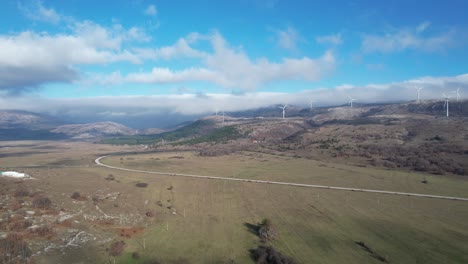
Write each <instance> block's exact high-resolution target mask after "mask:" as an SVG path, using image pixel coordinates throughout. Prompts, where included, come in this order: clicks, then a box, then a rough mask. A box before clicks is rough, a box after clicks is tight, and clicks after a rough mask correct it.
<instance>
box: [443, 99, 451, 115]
mask: <svg viewBox="0 0 468 264" xmlns="http://www.w3.org/2000/svg"><path fill="white" fill-rule="evenodd" d="M442 95H443V96H444V99H445V103H444V108H445V106H447V117H449V99H450V96H447V95H446V94H445V93H443V94H442Z"/></svg>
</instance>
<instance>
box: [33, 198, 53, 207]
mask: <svg viewBox="0 0 468 264" xmlns="http://www.w3.org/2000/svg"><path fill="white" fill-rule="evenodd" d="M51 205H52V201H51V200H50V199H49V198H48V197H36V198H34V199H33V201H32V206H33V207H34V208H38V209H49V208H50V207H51Z"/></svg>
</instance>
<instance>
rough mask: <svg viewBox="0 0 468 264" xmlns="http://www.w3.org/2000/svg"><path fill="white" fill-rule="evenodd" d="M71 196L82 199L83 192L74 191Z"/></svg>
mask: <svg viewBox="0 0 468 264" xmlns="http://www.w3.org/2000/svg"><path fill="white" fill-rule="evenodd" d="M70 197H71V198H72V199H75V200H80V199H81V194H80V193H79V192H74V193H72V195H71V196H70Z"/></svg>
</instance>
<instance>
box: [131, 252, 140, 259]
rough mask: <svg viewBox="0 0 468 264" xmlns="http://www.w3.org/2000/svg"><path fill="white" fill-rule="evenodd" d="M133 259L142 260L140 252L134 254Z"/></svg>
mask: <svg viewBox="0 0 468 264" xmlns="http://www.w3.org/2000/svg"><path fill="white" fill-rule="evenodd" d="M132 258H133V259H139V258H140V254H139V253H138V252H133V253H132Z"/></svg>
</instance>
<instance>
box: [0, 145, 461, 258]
mask: <svg viewBox="0 0 468 264" xmlns="http://www.w3.org/2000/svg"><path fill="white" fill-rule="evenodd" d="M139 148H140V147H117V146H109V145H99V144H90V143H77V142H75V143H70V142H47V141H43V142H32V141H31V142H0V150H1V151H2V152H1V154H2V155H1V156H0V170H2V171H5V170H15V171H18V172H24V173H27V174H29V175H31V176H32V177H34V178H35V179H33V180H17V179H9V178H0V182H1V184H0V203H1V207H0V210H1V217H2V221H1V222H0V228H1V229H0V234H1V235H2V236H3V237H6V236H8V235H9V236H10V237H11V234H12V233H15V234H18V235H19V236H21V238H17V239H18V240H20V239H23V240H25V241H28V242H29V244H30V246H29V249H30V250H31V254H30V255H31V258H32V259H33V260H34V261H35V262H36V263H80V262H87V263H89V262H93V263H108V262H109V261H113V259H114V256H111V254H112V252H113V251H112V249H113V248H112V245H113V244H114V243H115V242H118V241H124V242H125V247H124V250H123V251H122V252H121V254H120V255H118V256H115V261H116V263H157V262H156V261H159V263H249V262H251V263H253V260H251V257H250V254H249V250H250V249H253V248H255V247H257V246H258V245H260V244H261V242H260V239H259V238H258V236H257V234H256V233H255V232H254V231H253V230H252V228H251V226H253V225H256V224H257V223H258V222H260V221H261V220H262V219H264V218H268V219H270V220H271V221H272V223H273V225H274V226H275V229H276V230H277V233H278V234H277V236H276V238H275V239H274V240H273V241H271V242H269V243H270V244H271V245H273V246H274V247H275V248H276V249H278V250H279V251H280V252H282V253H283V254H285V255H288V256H291V257H293V258H294V259H295V260H296V261H297V262H299V263H384V262H385V261H386V262H388V263H466V262H468V258H467V256H468V223H467V222H466V219H467V217H468V207H467V206H466V205H467V202H464V201H450V200H437V199H428V198H421V197H406V196H391V195H383V194H374V193H357V192H342V191H332V190H321V189H308V188H299V187H294V186H278V185H268V184H252V183H248V182H230V181H213V180H208V179H206V180H205V179H190V178H177V177H172V176H161V175H150V174H144V173H135V172H126V171H117V170H111V169H109V168H104V167H99V166H96V165H95V164H94V160H95V159H96V158H97V157H99V156H103V155H106V154H110V153H115V152H119V151H132V150H133V151H138V150H139ZM102 162H103V163H105V164H108V165H113V166H118V167H124V168H130V169H140V170H150V171H167V172H174V173H187V174H202V175H215V176H222V177H235V178H245V179H258V180H272V181H288V182H297V183H307V184H320V185H333V186H342V187H355V188H369V189H380V190H392V191H402V192H415V193H425V194H433V195H448V196H460V197H468V195H467V194H468V179H466V177H462V176H448V175H446V176H435V175H429V174H423V173H410V172H403V171H398V170H386V169H378V168H364V167H356V166H350V165H343V164H336V163H327V162H323V161H314V160H309V159H303V158H292V157H286V156H278V155H269V154H263V153H256V152H240V153H234V154H230V155H225V156H219V157H201V156H199V155H197V153H194V152H170V153H157V152H153V153H150V152H148V153H142V154H125V155H120V156H110V157H108V158H105V159H103V160H102ZM423 179H426V180H427V183H426V184H424V183H422V182H421V181H422V180H423ZM137 183H140V186H144V185H141V183H146V184H147V186H146V187H137V186H136V184H137ZM19 190H20V191H26V192H27V193H28V195H24V193H22V192H18V191H19ZM74 192H78V193H79V194H80V195H79V197H75V198H77V199H72V198H71V196H72V194H73V193H74ZM45 196H46V197H48V198H49V199H50V201H51V205H50V207H48V208H40V207H38V206H37V203H35V202H34V201H35V200H36V198H37V197H45ZM31 212H34V213H31ZM26 218H27V219H26ZM25 219H26V220H27V221H30V222H31V223H30V224H31V226H48V227H50V228H51V232H50V233H47V234H45V235H44V234H42V233H35V232H33V231H31V230H32V228H30V227H31V226H30V227H25V225H18V224H15V223H17V222H21V221H23V222H21V223H24V221H26V220H25ZM357 242H363V243H360V244H358V243H357ZM0 245H4V244H2V243H0ZM363 245H365V246H363ZM46 248H48V249H47V250H45V249H46ZM1 250H3V251H1ZM135 252H137V253H138V256H139V258H135V256H136V255H135V254H133V253H135ZM0 253H5V248H0ZM23 253H24V252H23ZM119 253H120V252H119ZM132 255H134V256H133V257H132Z"/></svg>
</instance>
